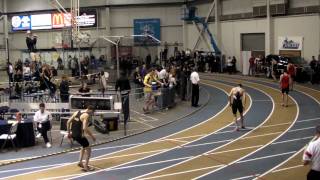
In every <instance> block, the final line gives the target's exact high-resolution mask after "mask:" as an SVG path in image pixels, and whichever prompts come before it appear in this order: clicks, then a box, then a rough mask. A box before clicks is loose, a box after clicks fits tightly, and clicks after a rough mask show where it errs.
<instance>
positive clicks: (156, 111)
mask: <svg viewBox="0 0 320 180" xmlns="http://www.w3.org/2000/svg"><path fill="white" fill-rule="evenodd" d="M155 113H158V114H162V115H166V113H163V112H160V111H155Z"/></svg>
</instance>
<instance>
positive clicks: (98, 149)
mask: <svg viewBox="0 0 320 180" xmlns="http://www.w3.org/2000/svg"><path fill="white" fill-rule="evenodd" d="M141 144H145V143H135V144H126V145H121V146H112V147H104V148H97V149H92V151H101V150H106V149H116V148H122V147H131V146H136V145H141ZM77 153H79V151H74V152H69V153H68V154H77Z"/></svg>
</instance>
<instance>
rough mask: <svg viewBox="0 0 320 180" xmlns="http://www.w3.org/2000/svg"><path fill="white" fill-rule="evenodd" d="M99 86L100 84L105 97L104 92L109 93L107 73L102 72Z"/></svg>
mask: <svg viewBox="0 0 320 180" xmlns="http://www.w3.org/2000/svg"><path fill="white" fill-rule="evenodd" d="M99 84H100V89H101V92H102V95H103V96H104V92H106V91H107V77H106V73H105V72H104V71H101V72H100V76H99Z"/></svg>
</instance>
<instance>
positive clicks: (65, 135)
mask: <svg viewBox="0 0 320 180" xmlns="http://www.w3.org/2000/svg"><path fill="white" fill-rule="evenodd" d="M68 119H69V118H68V117H60V134H61V135H62V138H61V142H60V147H61V146H62V143H63V140H64V139H65V138H68V129H67V122H68ZM72 146H73V140H72V139H70V147H71V148H72Z"/></svg>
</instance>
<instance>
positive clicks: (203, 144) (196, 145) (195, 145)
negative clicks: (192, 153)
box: [183, 139, 234, 148]
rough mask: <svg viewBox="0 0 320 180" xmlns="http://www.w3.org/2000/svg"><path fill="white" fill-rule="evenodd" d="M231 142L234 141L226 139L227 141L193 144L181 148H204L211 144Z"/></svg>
mask: <svg viewBox="0 0 320 180" xmlns="http://www.w3.org/2000/svg"><path fill="white" fill-rule="evenodd" d="M232 140H234V139H227V140H223V141H214V142H208V143H202V144H194V145H188V146H183V147H185V148H190V147H198V146H205V145H211V144H219V143H224V142H230V141H232Z"/></svg>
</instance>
